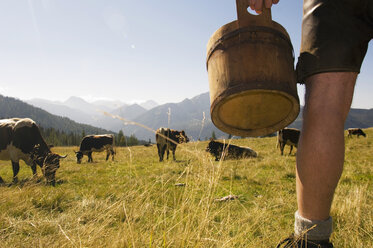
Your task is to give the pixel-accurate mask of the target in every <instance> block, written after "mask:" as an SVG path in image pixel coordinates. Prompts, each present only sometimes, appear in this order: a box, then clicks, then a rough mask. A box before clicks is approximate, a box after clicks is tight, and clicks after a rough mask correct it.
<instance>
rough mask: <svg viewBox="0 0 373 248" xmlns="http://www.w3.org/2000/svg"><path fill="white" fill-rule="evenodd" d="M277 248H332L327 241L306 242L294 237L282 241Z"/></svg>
mask: <svg viewBox="0 0 373 248" xmlns="http://www.w3.org/2000/svg"><path fill="white" fill-rule="evenodd" d="M276 247H277V248H281V247H283V248H333V244H332V243H330V242H329V240H316V241H315V240H307V239H304V238H296V237H294V235H291V236H290V237H288V238H286V239H284V240H283V241H281V242H280V243H279V244H278V245H277V246H276Z"/></svg>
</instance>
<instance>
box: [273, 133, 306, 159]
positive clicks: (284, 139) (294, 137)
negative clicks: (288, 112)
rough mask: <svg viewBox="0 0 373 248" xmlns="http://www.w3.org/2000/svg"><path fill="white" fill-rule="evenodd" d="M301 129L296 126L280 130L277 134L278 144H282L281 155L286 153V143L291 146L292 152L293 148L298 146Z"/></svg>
mask: <svg viewBox="0 0 373 248" xmlns="http://www.w3.org/2000/svg"><path fill="white" fill-rule="evenodd" d="M299 136H300V131H299V130H298V129H296V128H284V129H281V130H280V131H278V134H277V145H280V150H281V155H284V148H285V145H289V146H290V152H289V155H290V154H291V151H292V150H293V146H295V147H297V148H298V140H299Z"/></svg>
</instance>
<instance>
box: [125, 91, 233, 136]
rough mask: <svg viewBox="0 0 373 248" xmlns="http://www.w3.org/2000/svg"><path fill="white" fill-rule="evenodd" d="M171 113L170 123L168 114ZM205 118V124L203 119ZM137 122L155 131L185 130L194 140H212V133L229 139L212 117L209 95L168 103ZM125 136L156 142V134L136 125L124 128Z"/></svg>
mask: <svg viewBox="0 0 373 248" xmlns="http://www.w3.org/2000/svg"><path fill="white" fill-rule="evenodd" d="M169 112H170V122H168V120H169V118H168V113H169ZM204 116H205V119H204V123H202V121H203V117H204ZM134 121H135V122H137V123H141V124H143V125H146V126H147V127H150V128H151V129H153V130H156V129H158V128H159V127H169V128H172V129H177V130H185V131H186V133H187V135H188V136H189V137H190V138H191V139H192V140H197V139H202V140H204V139H206V138H210V137H211V134H212V132H215V134H216V137H228V134H226V133H224V132H222V131H220V130H219V129H217V128H216V127H215V126H214V125H213V124H212V121H211V117H210V97H209V93H203V94H201V95H198V96H196V97H193V98H192V99H185V100H183V101H182V102H180V103H167V104H163V105H160V106H158V107H155V108H153V109H151V110H149V111H147V112H145V113H144V114H142V115H140V116H139V117H137V118H135V119H134ZM124 132H125V134H127V135H129V134H134V135H135V136H136V137H138V138H140V139H145V140H147V139H149V138H150V139H152V140H154V133H152V132H150V131H148V130H146V129H144V128H142V127H139V126H135V125H128V126H126V127H124Z"/></svg>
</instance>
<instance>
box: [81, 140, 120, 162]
mask: <svg viewBox="0 0 373 248" xmlns="http://www.w3.org/2000/svg"><path fill="white" fill-rule="evenodd" d="M113 147H114V135H112V134H101V135H87V136H85V137H84V138H83V139H82V141H81V142H80V147H79V151H77V152H75V154H76V160H77V163H78V164H80V163H81V162H82V158H83V155H87V156H88V163H89V162H93V159H92V152H102V151H104V150H105V151H106V161H107V160H108V159H109V157H110V155H111V159H112V160H113V161H114V154H115V152H114V148H113Z"/></svg>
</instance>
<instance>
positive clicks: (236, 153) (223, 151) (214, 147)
mask: <svg viewBox="0 0 373 248" xmlns="http://www.w3.org/2000/svg"><path fill="white" fill-rule="evenodd" d="M206 152H209V153H211V154H212V155H213V156H215V161H219V160H220V159H221V158H223V159H240V158H250V157H253V158H256V157H257V156H258V154H257V153H256V152H255V151H254V150H253V149H251V148H250V147H245V146H236V145H232V144H226V143H221V142H218V141H215V140H214V139H210V142H209V143H208V145H207V147H206Z"/></svg>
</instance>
